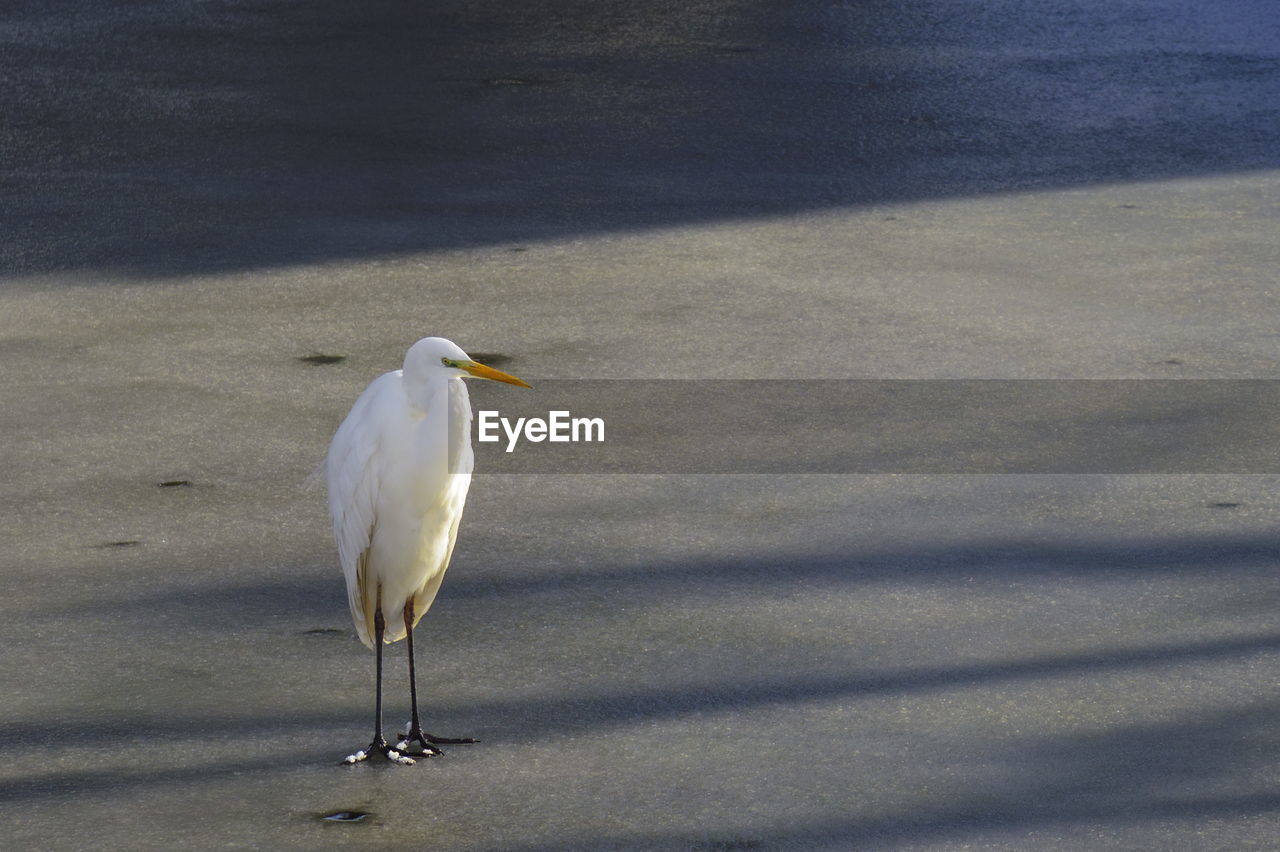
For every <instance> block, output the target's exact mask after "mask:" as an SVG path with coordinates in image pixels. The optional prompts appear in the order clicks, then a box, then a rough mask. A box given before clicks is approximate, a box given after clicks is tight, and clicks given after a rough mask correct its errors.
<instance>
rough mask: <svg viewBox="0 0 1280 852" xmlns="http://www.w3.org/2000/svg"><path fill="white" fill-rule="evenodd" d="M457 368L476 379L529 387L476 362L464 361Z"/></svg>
mask: <svg viewBox="0 0 1280 852" xmlns="http://www.w3.org/2000/svg"><path fill="white" fill-rule="evenodd" d="M458 366H459V367H461V368H462V369H464V370H466V371H467V372H468V373H469V374H471V375H473V376H475V377H476V378H477V379H492V380H493V381H495V382H506V383H507V384H509V385H517V386H519V387H522V388H527V387H529V385H527V384H525V383H524V382H522V381H521V380H520V379H517V378H516V377H515V376H513V375H511V374H510V373H504V372H502V371H501V370H495V369H493V368H492V367H486V366H485V365H484V364H481V363H479V362H478V361H464V362H462V363H461V364H459V365H458Z"/></svg>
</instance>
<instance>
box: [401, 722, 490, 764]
mask: <svg viewBox="0 0 1280 852" xmlns="http://www.w3.org/2000/svg"><path fill="white" fill-rule="evenodd" d="M477 742H480V741H479V740H475V739H472V738H471V737H456V738H455V737H437V736H433V735H431V734H428V733H427V732H426V731H424V730H422V726H421V725H418V724H414V723H413V722H410V723H408V724H406V725H405V726H404V730H402V731H401V732H400V737H399V739H398V740H397V741H396V748H397V749H399V750H400V751H402V752H404V753H405V754H407V755H408V756H409V757H412V758H423V757H437V756H439V755H441V754H444V752H442V751H441V750H440V749H438V748H436V746H442V745H470V744H471V743H477ZM414 743H417V744H418V745H420V746H421V747H422V751H421V752H412V751H405V750H406V749H408V748H409V746H411V745H413V744H414Z"/></svg>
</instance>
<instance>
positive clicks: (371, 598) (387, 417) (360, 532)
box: [325, 370, 407, 648]
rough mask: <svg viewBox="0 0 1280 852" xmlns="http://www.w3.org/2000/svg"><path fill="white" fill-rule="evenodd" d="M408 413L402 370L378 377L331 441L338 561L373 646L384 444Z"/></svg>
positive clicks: (329, 470)
mask: <svg viewBox="0 0 1280 852" xmlns="http://www.w3.org/2000/svg"><path fill="white" fill-rule="evenodd" d="M406 416H407V406H406V402H405V397H404V392H403V390H402V388H401V377H400V371H398V370H397V371H395V372H391V373H385V374H383V375H382V376H379V377H378V378H377V379H374V380H373V382H371V383H370V384H369V386H368V387H367V388H365V390H364V393H362V394H360V396H359V398H358V399H356V402H355V405H353V406H352V407H351V412H350V413H349V414H348V415H347V418H346V419H345V420H343V421H342V425H341V426H339V427H338V431H337V433H336V434H334V436H333V441H332V442H330V444H329V456H328V459H327V460H326V462H325V478H326V480H327V482H328V485H329V514H330V516H331V517H332V518H333V535H334V539H335V541H336V542H337V545H338V561H339V562H340V563H341V564H342V573H343V574H344V575H345V576H346V578H347V603H348V604H350V606H351V619H352V621H354V622H355V625H356V632H357V633H358V634H359V636H360V641H361V642H363V643H364V644H365V645H367V646H368V647H370V648H372V647H373V636H374V629H373V613H374V609H375V607H376V606H377V600H376V596H377V591H376V590H375V589H371V588H369V585H368V583H367V582H366V577H365V566H366V563H367V559H368V556H369V543H370V542H371V541H372V539H373V530H374V526H375V525H376V524H377V505H378V490H379V485H380V481H379V466H378V464H377V461H376V459H377V455H378V447H379V445H380V444H381V443H382V441H383V438H384V435H385V433H386V429H387V425H388V424H391V423H396V422H399V421H400V418H403V417H406Z"/></svg>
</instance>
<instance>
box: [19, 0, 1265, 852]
mask: <svg viewBox="0 0 1280 852" xmlns="http://www.w3.org/2000/svg"><path fill="white" fill-rule="evenodd" d="M484 5H485V4H468V3H440V4H429V5H428V6H424V7H423V9H422V10H420V11H418V12H416V13H414V12H407V11H405V9H404V8H403V4H399V3H391V2H385V3H373V4H337V3H333V4H325V3H320V4H312V5H295V4H286V3H272V2H264V3H225V4H219V5H213V4H206V5H202V6H198V7H193V8H181V9H179V8H176V7H174V8H168V7H164V8H154V7H144V8H135V7H134V6H133V5H132V4H122V6H121V8H122V9H126V8H127V9H128V10H129V11H128V12H127V13H125V12H122V11H120V10H113V9H109V8H108V7H107V4H85V5H84V8H83V9H81V10H80V12H79V13H72V12H69V11H67V10H60V11H58V12H57V13H55V12H53V11H44V10H42V9H40V8H38V7H33V8H27V9H24V8H22V7H21V6H18V7H16V8H14V9H12V10H9V11H6V12H5V13H3V16H2V17H0V23H2V24H3V26H0V38H2V39H3V40H4V45H5V51H4V52H3V53H0V56H3V57H4V59H3V63H4V69H5V73H6V75H7V77H6V79H7V81H8V82H7V83H6V86H5V87H4V88H3V89H0V106H3V109H4V111H5V113H6V114H7V115H8V116H9V117H10V119H11V120H9V121H7V122H6V126H5V127H4V129H3V131H0V134H2V135H0V145H2V146H3V151H4V153H5V157H4V162H3V178H4V180H3V183H2V184H0V193H2V194H3V195H2V196H0V197H3V200H4V204H3V205H2V207H3V213H0V215H2V216H3V223H2V224H3V234H4V236H3V239H0V258H3V261H4V273H5V274H4V278H3V281H2V282H0V371H2V372H0V376H2V378H3V381H2V382H0V435H3V438H4V440H3V442H2V443H0V466H2V469H3V471H4V476H3V477H2V478H0V535H2V536H3V540H4V541H5V542H6V547H5V548H4V551H3V556H0V570H3V572H4V574H3V576H4V577H5V578H6V579H7V580H8V581H9V582H8V589H9V592H8V594H7V595H5V596H4V597H3V603H2V606H3V607H4V618H3V622H2V623H3V626H2V627H0V642H2V643H3V646H4V647H5V648H6V649H7V650H6V652H5V653H4V654H3V655H0V711H2V712H0V748H2V749H3V754H4V757H5V760H4V761H3V763H2V764H0V840H2V841H4V844H3V845H5V846H6V848H9V847H12V848H68V849H70V848H77V849H78V848H181V847H187V848H206V847H216V848H221V847H253V848H257V847H262V848H317V847H326V846H330V845H332V846H337V845H342V846H351V847H358V848H360V847H371V848H397V847H409V848H433V849H455V848H456V849H563V848H584V849H595V848H672V849H689V848H701V849H744V848H755V849H773V848H832V849H845V848H858V847H862V848H963V847H966V846H971V847H974V848H1008V849H1026V848H1054V849H1058V848H1061V849H1095V848H1126V849H1130V848H1150V849H1223V848H1231V849H1234V848H1268V847H1270V846H1271V845H1273V843H1274V837H1275V836H1277V833H1278V832H1280V817H1278V816H1277V814H1278V813H1280V707H1278V706H1277V704H1278V703H1280V698H1278V696H1277V685H1278V684H1280V617H1278V616H1277V604H1278V603H1280V578H1278V577H1277V571H1276V564H1277V558H1278V557H1280V548H1278V547H1277V542H1276V538H1275V518H1276V510H1277V508H1278V504H1280V499H1278V498H1277V495H1276V485H1277V477H1276V476H1275V475H1270V474H1265V473H1264V472H1259V473H1257V474H1232V475H1219V474H1202V475H1189V474H1178V475H1174V474H1166V475H1149V476H1133V475H1108V474H1105V473H1103V474H1094V475H1059V476H1047V475H1044V476H1033V475H980V474H966V475H891V474H882V475H866V476H861V475H841V476H821V475H818V476H815V475H808V476H805V475H778V476H775V475H768V476H765V475H725V476H709V475H686V476H681V475H667V476H650V475H627V474H617V475H608V476H606V475H568V474H561V475H557V474H523V475H502V476H496V475H490V476H487V477H486V476H484V475H483V469H481V470H480V471H479V472H478V473H479V475H478V476H477V477H476V481H475V483H474V485H473V489H472V497H471V500H470V502H469V505H468V509H467V515H466V517H465V519H464V521H463V526H462V532H461V534H460V538H459V544H458V549H457V552H456V553H455V557H454V564H453V567H452V568H451V569H450V575H449V577H448V578H447V579H446V581H445V584H444V587H443V591H442V593H441V596H440V599H439V601H438V602H437V604H436V607H435V608H434V609H433V610H432V611H431V613H430V614H429V615H428V616H427V617H426V618H425V619H424V621H423V624H422V627H421V628H420V632H419V636H420V639H419V643H420V644H419V648H421V649H422V650H421V651H420V653H421V654H422V655H423V657H424V658H428V659H429V660H430V664H429V666H427V667H426V669H427V671H426V674H425V675H420V677H421V678H422V684H421V690H422V692H423V696H424V706H425V713H426V714H427V716H428V720H429V724H428V725H427V727H428V728H429V729H431V730H433V731H434V732H435V733H439V734H443V735H455V736H459V735H468V736H476V737H479V738H480V739H481V740H482V742H481V743H480V744H477V745H474V746H457V747H453V748H451V749H449V750H448V753H447V754H446V756H445V757H443V758H441V759H439V760H433V761H427V762H424V763H423V764H421V765H418V766H414V767H395V766H383V765H362V766H358V767H354V768H344V767H341V766H339V765H338V763H339V761H340V760H341V758H342V756H343V755H345V754H348V753H350V752H351V751H353V750H354V749H355V748H357V747H359V746H361V745H363V744H364V743H365V742H367V741H368V736H369V733H370V730H369V728H370V725H371V722H372V719H371V718H370V717H371V715H372V699H371V687H372V679H373V671H372V669H373V663H372V655H370V654H369V653H368V652H367V651H366V650H365V649H364V648H363V647H361V646H360V644H359V643H358V642H357V641H356V639H355V638H354V632H353V630H352V629H351V625H350V623H349V620H348V615H347V608H346V605H345V602H344V599H343V588H342V583H341V578H340V575H339V573H338V570H337V567H336V559H335V556H334V554H333V552H332V546H331V543H330V540H329V533H328V529H327V519H326V517H325V511H324V506H323V503H324V498H323V486H322V485H319V484H317V483H316V482H315V479H314V477H313V476H312V474H313V473H314V471H315V469H316V467H317V465H318V464H319V462H320V460H321V459H322V457H323V454H324V448H325V445H326V442H327V441H328V439H329V437H330V435H331V434H332V430H333V429H334V428H335V427H336V425H337V423H338V422H339V420H340V419H341V417H342V415H343V414H344V413H345V412H346V410H347V407H348V406H349V405H350V402H351V401H352V400H353V399H354V397H355V395H356V394H357V393H358V392H359V390H360V389H361V388H362V387H363V386H364V385H365V384H366V383H367V382H368V381H369V380H370V379H372V378H373V377H374V376H376V375H377V374H378V373H380V372H381V371H383V370H386V369H391V368H394V367H397V366H398V365H399V361H400V359H401V358H402V357H403V353H404V350H405V348H406V347H407V346H408V345H409V344H410V343H411V342H412V341H413V340H415V339H417V338H418V337H420V336H423V335H426V334H444V335H447V336H449V337H450V338H452V339H454V340H456V341H458V342H459V343H460V344H461V345H463V346H464V347H465V348H467V349H468V350H469V351H470V352H471V353H472V354H476V355H479V353H484V354H486V355H489V356H497V358H496V359H494V360H495V363H498V366H501V367H502V368H503V369H509V370H510V371H511V372H514V373H516V374H517V375H519V376H521V377H522V378H525V379H527V380H529V381H530V382H531V383H532V384H533V385H534V387H535V391H534V392H535V393H536V389H537V386H538V381H539V379H542V380H547V379H566V378H579V377H588V376H593V377H602V378H620V379H622V378H642V377H643V378H672V379H675V378H683V379H712V378H735V379H757V378H771V379H783V378H796V379H801V378H808V377H822V378H1003V379H1066V378H1100V379H1182V378H1197V379H1224V378H1273V377H1275V375H1276V367H1275V364H1276V358H1277V354H1278V350H1280V332H1277V330H1276V322H1275V318H1276V317H1277V316H1280V297H1278V295H1277V290H1276V284H1275V282H1276V269H1277V268H1280V216H1278V212H1280V156H1277V152H1278V151H1280V144H1278V143H1280V49H1278V48H1277V45H1280V21H1277V20H1275V19H1274V18H1275V16H1274V14H1273V12H1274V10H1273V9H1270V6H1269V4H1266V3H1261V2H1259V3H1248V2H1228V3H1225V4H1214V5H1213V8H1211V9H1209V8H1202V7H1201V4H1190V3H1181V2H1166V3H1160V4H1155V5H1150V4H1144V5H1142V6H1141V8H1139V7H1137V6H1134V7H1129V6H1119V7H1118V6H1116V5H1115V4H1103V3H1091V2H1076V3H1071V2H1058V3H1044V4H1033V6H1034V7H1033V8H1026V7H1024V6H1022V5H1018V4H995V5H992V4H990V3H982V4H979V3H973V4H964V3H962V4H956V3H942V2H911V3H902V4H851V3H850V4H844V3H808V2H799V3H792V4H754V3H739V4H730V3H725V2H696V0H695V2H686V3H681V4H666V3H660V2H650V3H644V2H641V3H634V2H633V3H627V4H613V3H598V4H573V3H568V2H541V3H527V4H508V5H506V6H503V7H502V8H483V6H484ZM494 5H497V4H494ZM317 356H327V357H317ZM508 392H515V391H512V390H509V389H506V388H502V387H499V386H481V387H475V388H473V391H472V393H473V399H475V400H476V401H477V402H478V403H480V404H481V405H484V406H492V407H500V406H501V405H502V402H503V394H505V393H508ZM1157 419H1158V418H1157ZM805 427H806V417H805V411H804V410H796V411H791V412H785V413H784V412H780V413H779V414H778V416H777V422H776V425H775V428H776V429H777V430H779V431H785V432H789V433H793V434H794V436H795V441H796V443H797V445H799V446H804V444H805V442H806V438H807V436H806V428H805ZM1229 437H1230V436H1224V440H1226V439H1227V438H1229ZM858 438H859V436H858V434H857V433H856V431H851V432H850V434H849V435H848V440H849V441H857V440H858ZM830 439H831V436H824V440H830ZM542 449H546V447H545V446H543V447H532V446H530V447H523V448H522V449H521V450H520V451H521V452H537V451H540V450H542ZM729 449H730V448H728V447H727V446H725V445H724V444H723V443H722V442H717V441H715V440H709V441H708V444H707V453H708V454H710V455H711V456H713V457H714V455H715V454H717V453H721V452H728V451H729ZM389 654H390V656H389V659H390V664H389V665H390V668H389V679H390V680H389V683H390V688H389V693H388V699H387V700H388V713H387V723H388V725H398V724H400V723H401V722H403V721H404V717H405V715H406V713H407V706H408V699H407V690H406V689H405V684H404V670H403V656H402V655H403V649H402V647H401V646H393V647H391V648H390V649H389ZM340 812H353V813H355V814H356V815H360V814H367V815H365V816H363V817H362V818H360V819H355V820H345V821H344V820H330V821H326V820H324V819H322V817H324V816H326V815H332V814H336V813H340Z"/></svg>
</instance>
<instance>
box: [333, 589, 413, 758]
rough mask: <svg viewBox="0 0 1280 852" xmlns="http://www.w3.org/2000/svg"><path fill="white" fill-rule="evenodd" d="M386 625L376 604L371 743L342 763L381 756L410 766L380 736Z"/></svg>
mask: <svg viewBox="0 0 1280 852" xmlns="http://www.w3.org/2000/svg"><path fill="white" fill-rule="evenodd" d="M386 627H387V623H386V621H385V620H384V619H383V617H382V604H381V603H379V604H378V608H377V609H376V610H374V612H373V633H374V639H373V647H374V653H375V654H376V655H377V658H378V677H377V686H376V687H375V691H374V696H375V698H374V702H373V704H374V711H373V713H374V718H373V742H371V743H369V745H367V746H365V748H364V749H362V750H361V751H358V752H356V753H355V754H351V755H347V758H346V759H345V760H344V761H342V762H343V763H347V764H351V763H359V762H360V761H362V760H366V759H367V758H368V757H369V756H370V755H372V754H381V755H382V756H383V757H385V758H386V759H387V760H390V761H392V762H393V763H404V764H412V763H413V759H412V758H411V757H406V756H405V755H402V754H401V753H400V752H399V751H397V750H396V749H393V748H392V747H391V746H390V745H389V744H388V743H387V741H386V739H385V738H384V737H383V736H382V636H383V633H385V632H386Z"/></svg>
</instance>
